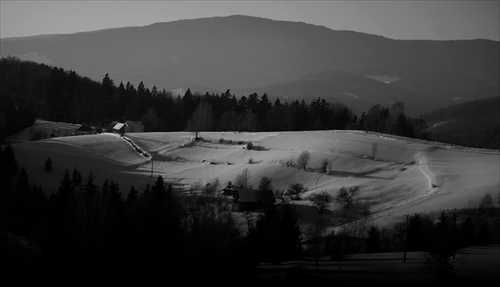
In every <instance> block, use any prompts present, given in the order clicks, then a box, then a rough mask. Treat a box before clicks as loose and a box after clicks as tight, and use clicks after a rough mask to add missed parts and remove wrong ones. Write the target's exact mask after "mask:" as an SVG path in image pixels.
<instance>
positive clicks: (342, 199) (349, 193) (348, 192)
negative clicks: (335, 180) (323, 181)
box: [335, 186, 359, 210]
mask: <svg viewBox="0 0 500 287" xmlns="http://www.w3.org/2000/svg"><path fill="white" fill-rule="evenodd" d="M358 192H359V186H353V187H349V188H346V187H345V186H343V187H341V188H340V190H339V192H338V193H337V196H335V202H337V203H338V204H340V205H342V207H343V208H344V209H345V210H351V209H352V208H353V207H354V202H355V200H356V197H357V196H358Z"/></svg>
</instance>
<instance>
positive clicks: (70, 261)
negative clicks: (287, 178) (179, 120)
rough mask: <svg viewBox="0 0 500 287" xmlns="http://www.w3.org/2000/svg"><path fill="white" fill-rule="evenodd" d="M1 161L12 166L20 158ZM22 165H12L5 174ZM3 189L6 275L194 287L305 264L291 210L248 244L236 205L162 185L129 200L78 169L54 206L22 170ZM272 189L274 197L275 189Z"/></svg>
mask: <svg viewBox="0 0 500 287" xmlns="http://www.w3.org/2000/svg"><path fill="white" fill-rule="evenodd" d="M1 151H2V153H1V155H2V159H4V158H5V157H4V155H5V154H6V153H10V152H9V151H8V150H6V148H4V149H2V150H1ZM14 162H15V161H14ZM14 162H11V163H9V161H2V162H1V166H2V170H6V168H7V166H9V167H11V166H12V165H13V164H14ZM1 179H2V182H3V183H4V184H3V185H2V187H6V188H2V190H1V192H2V193H1V194H0V195H1V201H0V205H1V206H0V207H1V209H0V263H2V266H4V265H6V264H7V265H8V266H11V267H12V268H22V269H23V270H30V271H33V270H35V271H36V272H41V273H47V272H54V270H57V272H58V273H59V274H64V275H68V276H69V275H74V276H78V274H80V275H81V276H85V277H86V278H94V277H97V276H98V275H104V276H105V277H108V278H109V277H113V276H116V274H117V273H116V272H123V271H124V270H130V274H126V276H127V278H129V277H130V278H138V277H140V276H142V275H143V274H149V273H151V274H149V275H148V276H156V275H158V276H160V274H161V276H163V277H165V278H166V279H165V280H167V281H168V280H173V279H174V278H175V279H178V278H184V280H185V281H183V282H186V281H187V282H191V281H197V280H199V279H200V277H196V276H195V277H193V276H191V277H189V276H188V277H185V276H186V275H187V274H191V275H192V274H197V275H198V276H202V277H203V278H204V279H207V280H209V279H216V278H220V276H222V275H224V276H226V277H227V278H230V277H231V275H232V274H234V275H235V276H236V274H246V275H248V274H250V273H248V272H249V270H251V269H252V267H253V266H255V264H256V263H258V262H262V261H268V262H273V263H279V262H282V261H285V260H292V259H297V258H300V256H301V255H302V246H301V231H300V229H299V227H298V224H297V220H296V218H295V215H294V214H293V212H292V210H291V209H290V207H289V206H285V205H283V206H272V207H271V208H269V209H268V210H267V211H265V212H264V213H263V215H262V216H261V217H259V219H258V220H257V221H256V224H255V225H254V226H253V227H252V228H251V230H250V232H249V234H248V236H247V234H246V233H242V232H241V231H240V230H239V228H238V226H237V224H236V223H235V221H234V218H233V214H232V213H231V210H232V202H231V201H230V200H228V199H226V198H224V197H222V196H221V195H220V193H217V192H216V193H213V192H200V193H198V194H192V195H186V196H179V195H178V193H177V192H176V191H175V190H174V189H173V187H172V186H171V185H170V184H168V183H167V182H165V180H164V179H163V178H162V177H161V176H159V177H157V178H156V179H155V181H154V182H153V183H152V184H148V185H146V187H145V188H144V189H143V190H142V191H141V192H139V191H137V190H136V189H135V187H131V188H130V189H129V190H130V192H129V193H128V195H127V196H126V197H123V196H122V192H121V190H122V187H121V186H120V185H119V183H118V182H115V181H113V180H107V179H105V180H104V181H99V182H102V184H98V183H97V182H98V181H97V180H98V175H94V174H92V173H89V174H88V175H86V176H84V177H83V179H82V176H81V173H80V171H79V170H78V169H77V168H75V169H73V170H72V172H70V171H69V170H66V171H65V172H64V173H63V175H62V177H61V180H60V185H59V187H58V189H57V191H55V192H54V193H52V194H51V195H50V196H49V197H48V198H47V197H46V196H45V195H44V193H43V192H42V190H41V188H40V187H38V186H34V185H32V184H30V182H29V178H28V175H27V173H26V171H25V170H24V169H22V168H21V170H20V171H19V172H17V173H16V174H15V175H8V176H7V175H6V174H3V175H2V177H1ZM8 182H10V183H11V184H10V187H9V184H7V183H8ZM262 186H264V187H266V188H272V186H271V182H270V179H266V178H264V180H262ZM7 187H8V189H7ZM5 246H8V248H7V247H6V248H4V247H5ZM4 263H5V264H4ZM81 272H83V273H81ZM82 274H84V275H82Z"/></svg>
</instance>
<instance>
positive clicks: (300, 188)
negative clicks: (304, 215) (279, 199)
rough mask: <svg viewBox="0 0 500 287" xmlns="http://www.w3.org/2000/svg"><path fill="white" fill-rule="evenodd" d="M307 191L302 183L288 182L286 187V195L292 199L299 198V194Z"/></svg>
mask: <svg viewBox="0 0 500 287" xmlns="http://www.w3.org/2000/svg"><path fill="white" fill-rule="evenodd" d="M306 191H307V188H306V187H305V186H304V185H303V184H302V183H294V184H290V186H289V187H288V189H287V195H289V196H290V197H291V199H292V200H300V199H301V195H302V194H303V193H304V192H306Z"/></svg>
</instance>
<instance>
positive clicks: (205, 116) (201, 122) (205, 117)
mask: <svg viewBox="0 0 500 287" xmlns="http://www.w3.org/2000/svg"><path fill="white" fill-rule="evenodd" d="M213 128H214V115H213V112H212V106H211V105H210V104H209V103H205V102H204V101H201V102H200V103H199V104H198V106H197V107H196V110H195V111H194V112H193V115H192V116H191V118H190V119H189V120H188V122H187V126H186V129H187V130H188V131H190V132H193V133H194V136H195V139H198V138H199V133H200V132H202V131H210V130H212V129H213Z"/></svg>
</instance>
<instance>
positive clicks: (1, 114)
mask: <svg viewBox="0 0 500 287" xmlns="http://www.w3.org/2000/svg"><path fill="white" fill-rule="evenodd" d="M0 67H1V69H0V139H5V138H6V137H8V136H10V135H12V134H15V133H16V132H18V131H20V130H22V129H23V128H26V127H29V126H31V125H32V124H33V122H34V120H35V118H42V119H45V120H50V121H61V122H69V123H88V124H90V125H93V126H96V127H106V126H107V125H108V124H109V123H110V122H111V121H114V120H119V121H125V120H136V121H137V120H140V121H142V122H143V124H144V127H145V131H147V132H152V131H160V132H168V131H184V130H189V131H196V132H200V131H249V132H261V131H303V130H329V129H341V130H342V129H351V130H366V131H375V132H382V133H387V134H394V135H399V136H406V137H412V138H421V139H428V140H435V141H441V142H447V143H452V144H458V145H464V146H470V147H480V148H493V149H500V139H499V133H498V131H499V118H500V114H499V111H500V108H499V105H498V97H495V98H491V99H484V100H478V101H474V102H469V103H464V104H461V105H456V106H449V107H448V108H443V109H439V110H436V111H433V112H429V113H427V114H424V115H423V116H421V117H419V118H411V117H409V116H407V115H406V113H405V104H404V103H402V102H395V103H394V104H393V105H392V106H390V107H384V106H382V105H380V104H376V105H374V106H372V107H371V108H370V109H368V110H367V111H366V112H363V113H362V114H361V115H356V114H355V113H353V112H352V110H351V108H349V107H348V106H346V105H345V104H342V103H339V102H334V103H329V102H327V101H326V100H325V99H324V98H319V97H318V98H314V99H313V100H312V101H311V102H310V103H309V104H307V103H306V102H305V101H304V100H302V101H299V100H294V101H291V102H290V103H288V102H286V101H285V102H281V101H280V99H279V98H277V99H276V100H275V101H274V103H273V102H271V101H270V100H269V98H270V97H269V96H268V95H267V94H266V93H264V94H262V95H258V94H257V93H250V94H249V95H248V96H241V97H240V98H238V99H237V98H236V96H235V95H234V94H231V92H230V90H227V91H226V92H225V93H221V94H216V93H212V94H210V93H208V92H207V93H205V94H200V93H192V92H191V91H190V90H189V89H188V90H187V91H186V93H185V94H184V95H183V96H182V97H181V96H173V95H172V94H171V93H170V92H168V91H165V90H161V91H160V90H158V89H157V87H156V86H154V87H152V88H151V89H150V88H149V87H145V86H144V84H143V83H142V82H141V83H140V84H139V85H138V86H137V88H136V87H134V86H133V85H132V84H130V83H129V82H127V83H126V84H123V83H122V82H121V83H120V84H119V85H116V84H115V83H114V82H113V80H112V79H111V78H110V77H109V75H108V74H106V75H105V76H104V78H103V80H102V81H101V82H96V81H93V80H91V79H89V78H87V77H82V76H80V75H78V74H76V72H75V71H69V72H68V71H66V70H63V69H62V68H57V67H51V66H48V65H45V64H37V63H34V62H29V61H21V60H19V59H18V58H15V57H7V58H2V59H0ZM427 123H434V124H435V125H431V124H429V125H428V124H427Z"/></svg>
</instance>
